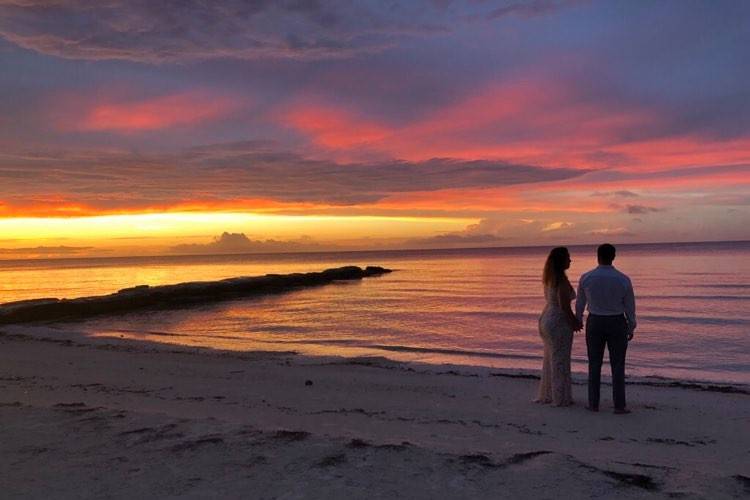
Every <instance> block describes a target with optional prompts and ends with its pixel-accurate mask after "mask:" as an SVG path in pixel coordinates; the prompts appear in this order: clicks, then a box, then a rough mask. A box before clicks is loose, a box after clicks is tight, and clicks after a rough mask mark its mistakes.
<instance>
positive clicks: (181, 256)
mask: <svg viewBox="0 0 750 500" xmlns="http://www.w3.org/2000/svg"><path fill="white" fill-rule="evenodd" d="M599 244H600V243H576V244H559V245H553V244H549V245H514V246H486V247H475V246H469V247H449V248H435V247H429V248H398V249H396V248H377V249H367V250H364V249H357V250H315V251H295V252H222V253H205V254H204V253H194V254H192V253H164V254H147V255H106V256H76V257H42V258H13V259H2V258H0V265H8V264H23V263H33V262H80V261H92V260H93V261H108V260H118V259H134V260H148V259H169V260H189V259H195V258H207V257H265V258H273V257H282V258H283V257H292V256H298V255H304V256H322V255H333V254H358V255H364V254H373V253H378V254H403V253H415V254H416V253H419V252H433V253H446V254H455V253H458V252H470V251H475V252H480V251H488V250H505V251H514V250H515V251H524V250H541V249H549V248H553V247H555V246H565V247H568V248H570V249H591V248H596V247H597V246H598V245H599ZM722 244H723V245H727V244H740V245H742V244H746V245H750V239H748V240H704V241H662V242H639V243H614V245H616V246H618V247H625V248H644V249H653V248H655V247H664V246H673V247H674V246H710V245H722Z"/></svg>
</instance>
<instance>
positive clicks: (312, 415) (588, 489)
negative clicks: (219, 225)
mask: <svg viewBox="0 0 750 500" xmlns="http://www.w3.org/2000/svg"><path fill="white" fill-rule="evenodd" d="M1 331H2V333H1V334H0V360H1V361H0V394H1V396H0V443H1V444H0V446H2V453H0V470H2V471H3V473H2V474H1V475H0V491H2V497H3V498H87V497H88V498H94V497H96V498H103V497H110V498H163V497H177V496H179V497H187V498H210V497H228V498H239V497H244V498H650V497H654V498H740V497H746V496H748V495H750V437H749V436H750V433H748V429H749V428H750V426H749V425H748V424H749V423H750V396H749V395H748V394H747V393H743V392H741V391H740V392H730V393H723V392H717V391H715V390H698V389H696V388H692V389H691V388H680V387H655V386H648V385H634V386H633V385H631V386H630V387H629V388H628V390H629V392H628V396H629V402H630V407H631V408H632V409H633V410H634V413H632V414H631V415H627V416H619V415H613V414H612V413H611V407H610V401H611V400H610V399H609V395H608V390H609V387H608V386H606V387H604V388H603V401H602V411H601V412H600V413H597V414H594V413H590V412H587V411H586V410H585V409H584V408H583V406H584V404H583V402H584V399H583V398H584V397H585V389H586V388H585V385H584V384H582V383H577V384H576V385H575V386H574V397H575V398H576V400H577V405H576V406H574V407H571V408H552V407H548V406H539V405H536V404H534V403H532V402H531V399H532V397H533V394H534V392H535V388H536V384H537V380H535V379H533V378H530V377H529V376H528V375H524V376H520V377H519V376H517V375H514V374H513V373H511V372H502V371H498V370H492V369H488V368H470V367H449V366H430V365H417V364H403V363H396V362H392V361H387V360H384V359H379V358H362V359H342V358H314V357H303V356H298V355H294V354H293V353H236V352H220V351H212V350H206V349H197V348H181V347H175V346H165V345H159V344H150V343H140V342H133V341H125V340H117V339H108V338H84V337H81V336H78V335H76V334H75V333H72V332H71V333H70V334H66V335H61V334H60V331H59V330H52V329H45V328H40V327H13V326H9V327H4V328H3V329H2V330H1Z"/></svg>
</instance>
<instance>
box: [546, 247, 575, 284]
mask: <svg viewBox="0 0 750 500" xmlns="http://www.w3.org/2000/svg"><path fill="white" fill-rule="evenodd" d="M569 258H570V252H568V249H567V248H565V247H555V248H553V249H552V250H550V252H549V255H548V256H547V262H545V263H544V272H543V273H542V283H544V286H549V287H552V288H557V287H559V286H560V285H561V284H567V285H568V286H570V281H568V276H567V275H566V274H565V265H566V264H567V261H568V259H569Z"/></svg>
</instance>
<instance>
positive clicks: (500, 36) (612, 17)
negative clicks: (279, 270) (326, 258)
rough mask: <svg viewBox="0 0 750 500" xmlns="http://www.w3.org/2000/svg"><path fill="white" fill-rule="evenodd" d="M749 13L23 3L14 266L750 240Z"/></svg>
mask: <svg viewBox="0 0 750 500" xmlns="http://www.w3.org/2000/svg"><path fill="white" fill-rule="evenodd" d="M747 47H750V2H746V1H743V0H736V1H727V0H706V1H693V0H677V1H669V0H665V1H660V2H649V1H639V0H634V1H629V2H622V1H607V0H602V1H583V0H578V1H566V0H529V1H521V0H498V1H491V0H466V1H458V0H372V1H364V0H363V1H354V2H351V1H343V0H342V1H337V0H333V1H324V0H243V1H240V0H216V1H211V2H206V1H202V0H179V1H178V0H171V1H160V2H153V1H150V0H129V1H126V0H101V1H98V2H90V1H87V0H0V258H18V257H57V256H90V255H96V256H99V255H101V256H107V255H129V254H133V255H144V254H163V253H213V252H218V253H222V252H245V251H247V252H256V251H257V252H266V251H268V252H279V251H319V250H345V249H353V250H358V249H379V248H388V249H392V248H394V249H395V248H451V247H482V246H517V245H565V244H581V243H600V242H602V241H610V242H613V243H637V242H663V241H712V240H748V239H750V84H748V82H749V81H750V56H749V55H748V54H749V52H748V50H747Z"/></svg>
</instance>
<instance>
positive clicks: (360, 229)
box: [0, 212, 477, 249]
mask: <svg viewBox="0 0 750 500" xmlns="http://www.w3.org/2000/svg"><path fill="white" fill-rule="evenodd" d="M476 222H477V219H473V218H458V217H456V218H448V217H400V216H369V215H360V216H338V215H268V214H257V213H247V212H168V213H144V214H127V215H100V216H85V217H13V218H0V242H2V246H3V247H4V248H6V249H12V248H24V247H29V246H33V245H36V244H44V245H48V244H50V242H54V243H55V244H65V245H75V244H95V243H106V244H107V245H108V246H126V244H132V243H135V242H136V240H144V241H148V240H150V241H151V245H162V246H164V245H177V244H183V243H196V242H202V243H206V242H209V241H210V239H211V238H214V237H216V236H217V235H219V234H222V233H223V232H236V233H244V234H246V235H247V236H248V237H251V238H253V239H256V240H270V239H275V240H280V241H284V240H296V239H299V238H302V237H304V238H309V239H311V240H313V241H320V242H321V243H324V242H336V241H352V240H358V239H361V240H367V239H370V238H393V237H397V238H398V237H400V238H415V237H426V236H432V235H434V234H437V233H441V232H446V231H457V230H462V229H464V228H465V227H466V226H467V225H470V224H474V223H476ZM118 241H119V242H120V243H121V244H119V245H118Z"/></svg>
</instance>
